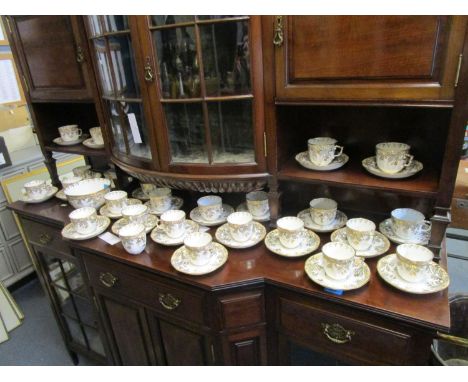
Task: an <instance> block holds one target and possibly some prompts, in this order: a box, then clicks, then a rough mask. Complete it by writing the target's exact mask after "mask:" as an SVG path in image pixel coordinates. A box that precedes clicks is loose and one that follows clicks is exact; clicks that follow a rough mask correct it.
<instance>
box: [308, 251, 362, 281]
mask: <svg viewBox="0 0 468 382" xmlns="http://www.w3.org/2000/svg"><path fill="white" fill-rule="evenodd" d="M322 259H323V255H322V252H319V253H317V254H316V255H313V256H311V257H309V258H308V259H307V261H306V262H305V266H304V269H305V272H306V274H307V276H309V278H310V279H311V280H312V281H313V282H315V283H317V284H318V285H320V286H323V287H324V288H329V289H334V290H352V289H358V288H360V287H362V286H363V285H365V284H367V283H368V282H369V280H370V269H369V266H368V265H367V264H366V263H365V262H364V260H363V259H362V258H360V257H355V258H354V266H353V271H352V273H351V275H350V276H349V277H348V278H347V279H345V280H335V279H332V278H331V277H329V276H327V274H326V273H325V270H324V269H323V268H322Z"/></svg>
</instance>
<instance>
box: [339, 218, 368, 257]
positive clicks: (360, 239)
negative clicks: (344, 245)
mask: <svg viewBox="0 0 468 382" xmlns="http://www.w3.org/2000/svg"><path fill="white" fill-rule="evenodd" d="M374 234H375V223H374V222H373V221H370V220H368V219H364V218H354V219H349V220H348V221H347V222H346V237H347V239H348V243H349V244H351V246H352V247H353V248H354V249H355V250H356V251H365V250H366V249H368V248H369V247H370V246H371V245H372V241H373V240H374Z"/></svg>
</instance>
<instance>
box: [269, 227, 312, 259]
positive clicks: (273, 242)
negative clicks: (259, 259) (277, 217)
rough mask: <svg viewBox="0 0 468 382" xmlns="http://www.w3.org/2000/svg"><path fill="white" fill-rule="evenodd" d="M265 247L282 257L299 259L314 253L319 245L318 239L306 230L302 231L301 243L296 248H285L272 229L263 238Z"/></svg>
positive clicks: (275, 231) (276, 231)
mask: <svg viewBox="0 0 468 382" xmlns="http://www.w3.org/2000/svg"><path fill="white" fill-rule="evenodd" d="M265 245H266V247H267V248H268V249H269V250H270V251H271V252H273V253H276V254H277V255H280V256H284V257H301V256H305V255H308V254H309V253H312V252H314V251H315V250H316V249H317V248H318V246H319V245H320V238H319V237H318V235H317V234H316V233H315V232H312V231H310V230H308V229H304V230H303V231H302V240H301V243H300V244H299V245H298V246H297V247H296V248H286V247H284V246H283V245H282V244H281V242H280V240H279V231H278V230H277V229H274V230H273V231H270V232H268V234H267V235H266V237H265Z"/></svg>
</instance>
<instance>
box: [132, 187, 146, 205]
mask: <svg viewBox="0 0 468 382" xmlns="http://www.w3.org/2000/svg"><path fill="white" fill-rule="evenodd" d="M132 198H135V199H140V200H142V201H144V202H146V201H147V200H150V197H149V196H148V195H147V194H145V193H144V192H143V190H142V189H141V187H140V188H137V189H135V190H133V192H132Z"/></svg>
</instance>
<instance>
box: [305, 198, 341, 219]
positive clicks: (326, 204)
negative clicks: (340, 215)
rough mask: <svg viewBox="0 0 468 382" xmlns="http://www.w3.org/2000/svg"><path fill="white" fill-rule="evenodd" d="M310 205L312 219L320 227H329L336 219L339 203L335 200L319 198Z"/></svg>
mask: <svg viewBox="0 0 468 382" xmlns="http://www.w3.org/2000/svg"><path fill="white" fill-rule="evenodd" d="M309 205H310V217H311V218H312V220H313V222H314V223H316V224H318V225H323V226H325V225H329V224H331V223H332V222H333V221H334V220H335V218H336V211H337V207H338V203H336V202H335V201H334V200H333V199H328V198H317V199H312V200H311V201H310V203H309Z"/></svg>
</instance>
